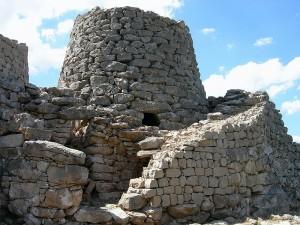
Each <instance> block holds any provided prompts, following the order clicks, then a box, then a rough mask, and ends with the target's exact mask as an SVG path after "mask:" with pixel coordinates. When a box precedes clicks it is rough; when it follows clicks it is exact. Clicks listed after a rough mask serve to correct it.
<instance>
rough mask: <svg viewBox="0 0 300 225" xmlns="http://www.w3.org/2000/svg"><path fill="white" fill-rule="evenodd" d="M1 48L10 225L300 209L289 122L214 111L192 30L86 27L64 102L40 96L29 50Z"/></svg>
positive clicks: (4, 189)
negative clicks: (33, 80)
mask: <svg viewBox="0 0 300 225" xmlns="http://www.w3.org/2000/svg"><path fill="white" fill-rule="evenodd" d="M0 47H1V50H3V51H2V52H1V55H0V60H1V61H0V62H1V63H0V68H1V70H0V72H1V79H0V81H1V82H0V106H1V108H0V218H1V219H0V224H1V225H2V224H7V225H8V224H20V225H21V224H26V225H42V224H43V225H52V224H53V225H56V224H65V225H88V224H133V225H142V224H149V225H150V224H151V225H155V224H170V225H171V224H189V223H197V224H200V223H201V224H202V223H204V222H206V221H210V220H215V219H224V218H225V219H226V220H227V221H231V222H233V221H238V220H239V219H242V218H244V217H246V216H269V215H270V214H271V213H283V212H288V211H289V210H290V209H293V208H298V207H299V200H300V192H299V188H300V182H299V173H300V166H299V159H300V145H299V144H296V143H293V142H292V138H291V136H289V135H288V134H287V129H286V128H285V127H284V124H283V122H282V119H281V115H280V113H279V111H278V110H276V109H275V106H274V104H273V103H272V102H270V101H269V99H268V95H267V94H266V93H263V92H256V93H248V92H245V91H242V90H229V91H228V92H227V94H226V95H225V96H224V97H219V98H214V97H209V98H208V99H206V97H205V92H204V89H203V87H202V84H201V80H200V78H199V72H198V69H197V65H196V61H195V56H194V52H193V47H192V40H191V38H190V35H189V33H188V28H187V27H186V26H185V25H184V24H183V23H182V22H179V23H177V22H175V21H173V20H170V19H168V18H163V17H160V16H158V15H156V14H154V13H152V12H144V11H141V10H139V9H136V8H129V7H125V8H115V9H109V10H101V9H99V8H95V9H93V10H92V11H90V12H88V13H87V14H85V15H82V16H79V17H78V18H77V19H76V21H75V26H74V29H73V32H72V34H71V41H70V44H69V48H68V51H67V54H66V58H65V61H64V66H63V69H62V73H61V77H60V81H59V83H60V85H59V86H60V87H59V88H56V87H51V88H38V87H36V86H34V85H32V84H29V83H28V69H27V47H26V46H25V45H23V44H19V45H18V44H16V42H15V41H11V40H9V39H7V38H4V37H3V36H0ZM12 56H14V57H12ZM12 87H14V88H12ZM108 203H109V204H108ZM248 224H249V223H248ZM253 224H254V223H253ZM296 224H297V223H296ZM251 225H252V224H251Z"/></svg>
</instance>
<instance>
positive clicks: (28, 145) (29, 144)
mask: <svg viewBox="0 0 300 225" xmlns="http://www.w3.org/2000/svg"><path fill="white" fill-rule="evenodd" d="M24 154H25V155H27V156H32V157H38V158H46V159H47V158H48V159H50V160H53V161H55V162H61V163H64V164H77V165H83V164H84V162H85V157H86V155H85V153H84V152H82V151H79V150H76V149H72V148H68V147H66V146H63V145H61V144H58V143H55V142H50V141H40V140H39V141H25V143H24Z"/></svg>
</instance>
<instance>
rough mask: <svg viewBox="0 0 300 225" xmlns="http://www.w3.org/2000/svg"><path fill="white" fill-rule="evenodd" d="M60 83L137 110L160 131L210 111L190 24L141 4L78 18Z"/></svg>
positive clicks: (100, 102)
mask: <svg viewBox="0 0 300 225" xmlns="http://www.w3.org/2000/svg"><path fill="white" fill-rule="evenodd" d="M59 86H61V87H70V88H72V89H73V90H75V91H76V93H77V95H78V96H80V97H81V98H84V99H87V102H88V104H94V105H97V106H105V107H108V108H114V109H117V110H118V111H119V112H120V114H128V110H132V111H134V112H135V113H136V115H137V119H138V120H139V122H140V125H142V124H143V123H144V124H145V125H155V126H159V127H160V128H161V129H179V128H182V127H184V126H185V125H189V124H191V123H193V122H196V121H198V120H200V119H204V118H205V114H206V113H207V101H206V97H205V91H204V88H203V86H202V83H201V80H200V74H199V71H198V68H197V62H196V58H195V54H194V49H193V43H192V39H191V36H190V34H189V29H188V27H187V26H186V25H185V24H184V23H183V22H176V21H174V20H171V19H169V18H163V17H160V16H158V15H157V14H155V13H152V12H144V11H142V10H139V9H137V8H130V7H125V8H114V9H108V10H101V9H100V8H95V9H93V10H92V11H90V12H88V13H86V14H84V15H81V16H78V17H77V19H76V21H75V24H74V27H73V31H72V33H71V41H70V43H69V46H68V50H67V53H66V57H65V60H64V64H63V68H62V72H61V75H60V80H59Z"/></svg>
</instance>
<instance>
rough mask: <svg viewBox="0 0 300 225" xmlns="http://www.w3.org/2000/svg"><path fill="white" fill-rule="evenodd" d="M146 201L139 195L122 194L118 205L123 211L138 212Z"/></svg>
mask: <svg viewBox="0 0 300 225" xmlns="http://www.w3.org/2000/svg"><path fill="white" fill-rule="evenodd" d="M145 204H146V200H145V199H144V198H143V197H142V195H140V194H136V193H124V194H123V195H122V197H121V199H120V201H119V205H120V206H121V207H122V208H123V209H125V210H138V209H141V208H143V207H144V206H145Z"/></svg>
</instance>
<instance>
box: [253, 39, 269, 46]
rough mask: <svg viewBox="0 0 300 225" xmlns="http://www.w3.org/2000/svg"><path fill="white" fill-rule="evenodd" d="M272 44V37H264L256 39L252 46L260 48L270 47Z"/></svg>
mask: <svg viewBox="0 0 300 225" xmlns="http://www.w3.org/2000/svg"><path fill="white" fill-rule="evenodd" d="M272 43H273V38H272V37H264V38H260V39H257V40H256V41H255V43H254V44H253V45H254V46H256V47H261V46H265V45H270V44H272Z"/></svg>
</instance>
